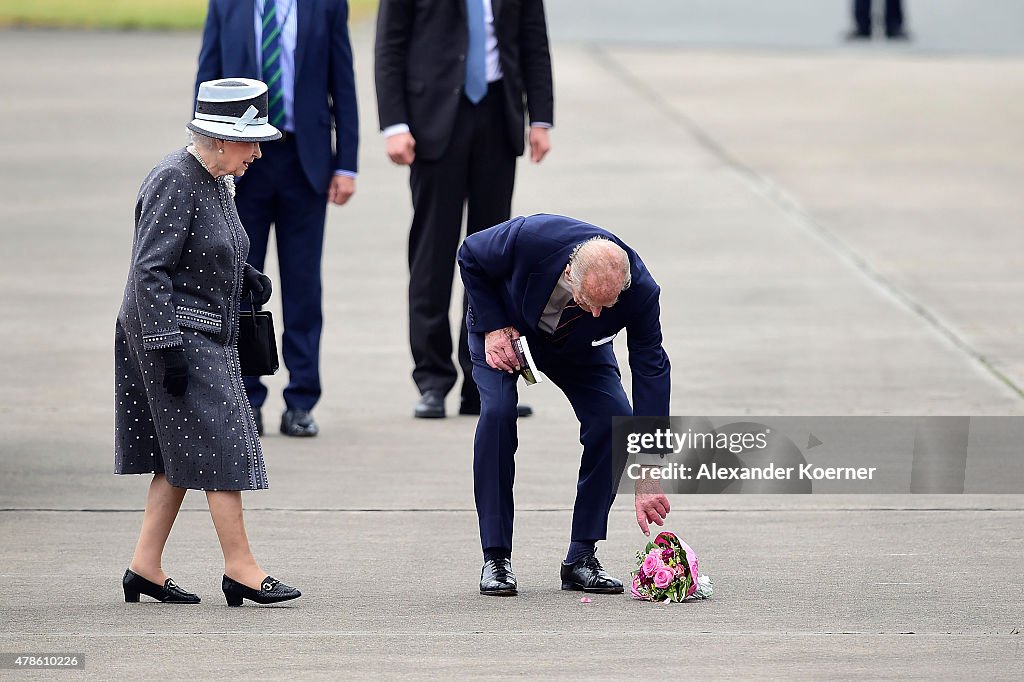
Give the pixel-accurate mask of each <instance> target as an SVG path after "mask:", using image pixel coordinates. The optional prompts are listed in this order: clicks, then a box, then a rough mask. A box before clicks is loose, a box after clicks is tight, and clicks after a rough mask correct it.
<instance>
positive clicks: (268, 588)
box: [220, 575, 302, 606]
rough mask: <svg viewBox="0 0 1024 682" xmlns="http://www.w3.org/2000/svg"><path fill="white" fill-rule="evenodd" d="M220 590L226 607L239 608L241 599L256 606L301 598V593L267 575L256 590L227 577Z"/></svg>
mask: <svg viewBox="0 0 1024 682" xmlns="http://www.w3.org/2000/svg"><path fill="white" fill-rule="evenodd" d="M220 588H221V589H222V590H224V598H225V599H226V600H227V602H228V606H241V605H242V600H243V599H248V600H249V601H254V602H256V603H257V604H276V603H277V602H281V601H289V600H291V599H298V598H299V597H301V596H302V593H301V592H299V591H298V590H297V589H295V588H294V587H291V586H290V585H285V584H284V583H283V582H281V581H280V580H274V579H273V578H271V577H270V576H269V575H268V576H267V577H266V578H264V579H263V583H262V584H261V585H260V589H258V590H254V589H252V588H251V587H249V586H248V585H243V584H242V583H240V582H238V581H237V580H232V579H231V578H229V577H227V576H224V579H223V580H222V581H221V583H220Z"/></svg>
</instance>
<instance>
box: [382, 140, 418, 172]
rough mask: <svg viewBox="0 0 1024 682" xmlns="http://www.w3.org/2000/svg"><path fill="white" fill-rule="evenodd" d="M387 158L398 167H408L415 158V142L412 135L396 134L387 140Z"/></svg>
mask: <svg viewBox="0 0 1024 682" xmlns="http://www.w3.org/2000/svg"><path fill="white" fill-rule="evenodd" d="M385 144H386V145H387V150H388V158H389V159H391V161H392V162H394V163H397V164H398V165H399V166H408V165H409V164H410V163H412V162H413V159H415V158H416V140H414V139H413V137H412V133H397V134H395V135H392V136H391V137H389V138H387V140H386V142H385Z"/></svg>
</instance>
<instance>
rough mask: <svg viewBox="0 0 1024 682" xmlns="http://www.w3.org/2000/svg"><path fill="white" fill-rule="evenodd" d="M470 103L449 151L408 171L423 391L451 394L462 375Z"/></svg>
mask: <svg viewBox="0 0 1024 682" xmlns="http://www.w3.org/2000/svg"><path fill="white" fill-rule="evenodd" d="M471 107H472V105H470V104H469V102H463V103H462V104H461V105H460V106H459V113H458V115H457V116H456V121H455V126H454V129H453V131H452V138H451V141H450V142H449V144H448V149H447V150H446V151H445V153H444V155H443V156H442V157H441V158H439V159H436V160H431V161H426V160H420V159H416V160H415V161H413V163H412V168H411V169H410V172H409V186H410V188H411V189H412V204H413V219H412V227H411V228H410V230H409V345H410V347H411V349H412V357H413V362H414V363H415V368H414V369H413V372H412V378H413V381H415V382H416V387H417V388H418V389H419V391H420V393H425V392H426V391H431V390H439V391H441V392H443V393H445V394H447V393H448V391H450V390H451V389H452V386H454V385H455V379H456V378H457V373H456V371H455V364H454V363H453V362H452V330H451V324H450V323H449V321H448V315H449V308H450V307H451V300H452V281H453V280H454V277H455V253H456V250H457V249H458V245H459V238H460V237H461V235H462V214H463V207H464V205H465V202H466V191H467V174H468V163H469V147H470V140H471V136H472V129H471V125H470V123H471V114H472V111H471Z"/></svg>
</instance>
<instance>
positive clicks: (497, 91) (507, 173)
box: [458, 87, 516, 403]
mask: <svg viewBox="0 0 1024 682" xmlns="http://www.w3.org/2000/svg"><path fill="white" fill-rule="evenodd" d="M504 103H505V101H504V92H503V91H502V90H501V88H500V87H495V88H493V89H492V90H491V91H490V92H489V93H488V95H487V97H485V98H484V100H483V101H482V102H480V104H479V106H478V111H477V112H475V113H476V114H477V115H476V116H475V120H474V124H475V125H474V135H473V145H472V149H471V150H470V154H469V198H468V209H467V211H466V235H467V236H469V235H471V234H473V233H475V232H479V231H480V230H485V229H487V228H488V227H491V226H492V225H498V224H499V223H503V222H505V221H506V220H508V219H509V218H510V217H511V215H512V190H513V188H514V186H515V181H516V153H515V150H514V149H513V148H512V143H511V142H510V141H509V139H508V127H507V126H506V124H505V111H504ZM468 304H469V300H468V298H467V297H466V296H465V295H463V298H462V315H463V318H465V315H466V307H467V306H468ZM467 334H468V331H467V328H466V325H462V329H461V332H460V333H459V352H458V355H459V365H460V366H461V367H462V398H463V400H466V401H467V402H469V403H476V402H479V400H480V394H479V393H478V392H477V388H476V384H475V383H474V382H473V360H472V358H470V356H469V346H468V343H467V342H468V338H467Z"/></svg>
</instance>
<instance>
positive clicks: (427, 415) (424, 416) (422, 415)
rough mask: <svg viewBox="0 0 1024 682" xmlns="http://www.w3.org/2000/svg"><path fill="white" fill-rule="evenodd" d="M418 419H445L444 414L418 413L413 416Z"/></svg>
mask: <svg viewBox="0 0 1024 682" xmlns="http://www.w3.org/2000/svg"><path fill="white" fill-rule="evenodd" d="M413 417H415V418H416V419H444V412H417V413H415V414H413Z"/></svg>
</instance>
